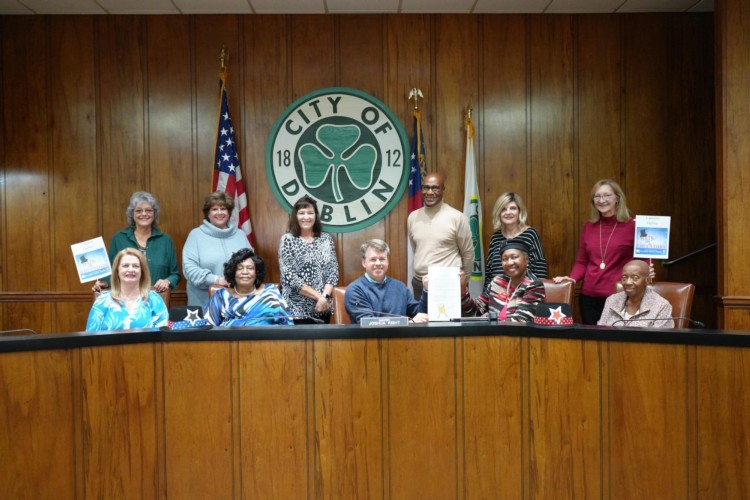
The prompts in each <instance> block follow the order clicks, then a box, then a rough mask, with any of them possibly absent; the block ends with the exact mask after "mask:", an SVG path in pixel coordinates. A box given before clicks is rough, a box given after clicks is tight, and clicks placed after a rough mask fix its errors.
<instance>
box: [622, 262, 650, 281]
mask: <svg viewBox="0 0 750 500" xmlns="http://www.w3.org/2000/svg"><path fill="white" fill-rule="evenodd" d="M626 270H629V271H626ZM622 271H623V272H630V273H633V272H637V273H638V274H640V275H641V276H643V277H644V278H648V273H649V269H648V264H646V263H645V262H644V261H642V260H638V259H633V260H631V261H630V262H628V263H627V264H625V265H624V266H623V268H622Z"/></svg>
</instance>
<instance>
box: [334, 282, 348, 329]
mask: <svg viewBox="0 0 750 500" xmlns="http://www.w3.org/2000/svg"><path fill="white" fill-rule="evenodd" d="M345 297H346V287H345V286H337V287H334V288H333V318H331V319H332V323H334V324H337V325H349V324H351V322H352V320H351V318H350V317H349V313H347V312H346V307H344V298H345Z"/></svg>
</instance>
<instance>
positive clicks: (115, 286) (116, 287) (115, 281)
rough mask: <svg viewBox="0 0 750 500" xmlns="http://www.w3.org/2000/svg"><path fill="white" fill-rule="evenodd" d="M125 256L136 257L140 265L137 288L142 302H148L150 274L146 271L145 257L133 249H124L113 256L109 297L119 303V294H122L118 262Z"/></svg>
mask: <svg viewBox="0 0 750 500" xmlns="http://www.w3.org/2000/svg"><path fill="white" fill-rule="evenodd" d="M126 255H132V256H133V257H136V258H137V259H138V262H140V264H141V280H140V283H139V284H138V285H139V286H138V288H139V289H140V295H141V297H142V298H143V300H148V291H149V289H150V288H151V273H150V272H149V270H148V263H147V262H146V257H144V256H143V254H142V253H141V251H140V250H136V249H135V248H126V249H124V250H121V251H120V252H118V254H117V255H116V256H115V261H114V262H113V263H112V292H111V294H110V295H111V297H112V298H113V299H115V300H116V301H117V302H120V293H121V292H122V282H121V281H120V261H121V260H122V258H123V257H125V256H126Z"/></svg>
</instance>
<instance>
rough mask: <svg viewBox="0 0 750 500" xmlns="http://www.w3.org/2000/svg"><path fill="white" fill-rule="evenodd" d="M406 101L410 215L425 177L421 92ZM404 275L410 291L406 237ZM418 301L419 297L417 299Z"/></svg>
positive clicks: (419, 203) (409, 250)
mask: <svg viewBox="0 0 750 500" xmlns="http://www.w3.org/2000/svg"><path fill="white" fill-rule="evenodd" d="M407 99H408V100H409V101H411V100H412V99H413V100H414V111H413V113H412V114H413V115H414V121H413V123H414V137H413V140H412V146H411V159H410V166H409V200H408V201H409V202H408V206H407V208H408V213H409V214H410V213H412V212H414V211H416V210H418V209H419V208H421V207H422V175H423V174H424V175H426V174H427V172H426V171H425V161H424V137H422V119H421V114H420V112H419V99H424V94H422V90H421V89H419V88H417V87H413V88H412V89H411V90H410V91H409V95H408V96H407ZM406 255H407V257H406V266H407V269H406V274H407V277H408V279H407V286H408V287H409V289H410V290H411V289H412V278H413V277H414V265H413V263H414V252H413V251H412V248H411V243H410V241H409V239H408V237H407V241H406ZM417 299H419V297H417Z"/></svg>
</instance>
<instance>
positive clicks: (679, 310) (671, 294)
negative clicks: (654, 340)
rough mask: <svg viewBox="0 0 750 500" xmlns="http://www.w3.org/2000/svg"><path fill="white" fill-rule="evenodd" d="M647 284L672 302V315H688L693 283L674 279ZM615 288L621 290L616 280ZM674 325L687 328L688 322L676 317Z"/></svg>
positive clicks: (693, 289) (693, 288) (691, 306)
mask: <svg viewBox="0 0 750 500" xmlns="http://www.w3.org/2000/svg"><path fill="white" fill-rule="evenodd" d="M649 286H650V287H651V288H652V289H653V290H654V291H655V292H656V293H658V294H659V295H661V296H662V297H664V298H665V299H667V301H668V302H669V303H670V304H672V316H675V317H677V316H682V317H684V318H689V317H690V314H691V313H692V310H693V296H694V295H695V285H693V284H692V283H679V282H676V281H655V282H654V283H652V284H651V285H649ZM615 289H616V291H618V292H622V290H623V288H622V283H620V282H619V281H618V282H617V284H616V285H615ZM674 326H675V328H689V327H690V322H689V321H688V320H686V319H676V320H675V321H674Z"/></svg>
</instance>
